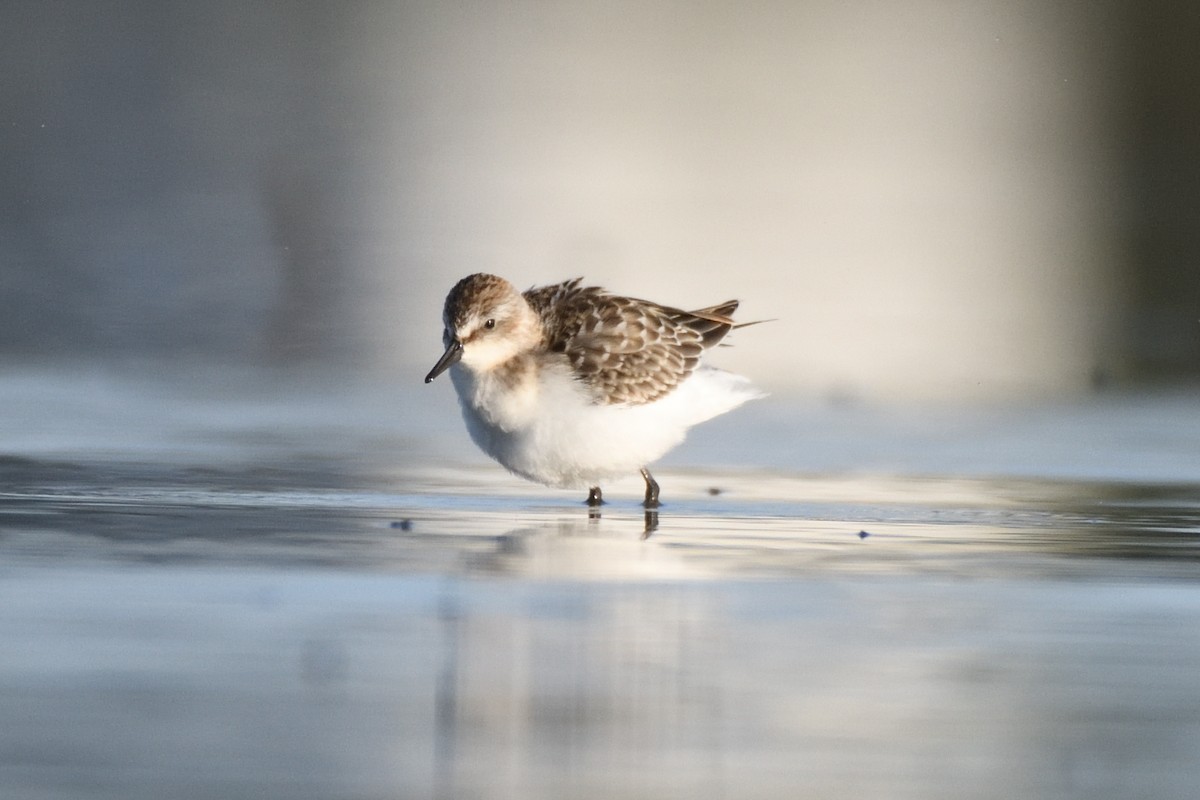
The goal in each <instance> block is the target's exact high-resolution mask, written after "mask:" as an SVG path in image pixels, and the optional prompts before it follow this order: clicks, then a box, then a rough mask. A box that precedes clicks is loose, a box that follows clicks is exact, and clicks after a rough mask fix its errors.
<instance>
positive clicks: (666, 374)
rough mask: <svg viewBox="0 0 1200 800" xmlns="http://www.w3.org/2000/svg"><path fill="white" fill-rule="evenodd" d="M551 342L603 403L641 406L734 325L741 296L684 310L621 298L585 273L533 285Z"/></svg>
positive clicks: (533, 301) (532, 296) (674, 382)
mask: <svg viewBox="0 0 1200 800" xmlns="http://www.w3.org/2000/svg"><path fill="white" fill-rule="evenodd" d="M525 298H526V299H527V300H528V301H529V303H530V305H531V306H532V307H533V308H534V310H536V311H537V312H538V313H539V315H541V318H542V323H543V328H544V331H545V337H546V345H547V347H548V348H549V349H550V350H551V351H553V352H558V353H562V354H564V355H565V356H566V357H567V359H568V360H569V362H570V364H571V367H572V368H573V369H574V371H575V375H576V377H578V378H579V380H580V381H582V382H583V383H585V384H587V386H588V387H589V389H591V391H592V394H593V397H594V398H595V400H596V402H598V403H627V404H629V405H640V404H642V403H649V402H652V401H654V400H657V399H659V398H660V397H663V396H664V395H666V394H669V393H670V392H671V391H672V390H673V389H674V388H675V387H676V386H678V385H679V383H680V382H681V381H683V379H684V378H686V377H687V376H688V375H690V374H692V371H693V370H694V369H695V368H696V366H697V364H699V363H700V356H701V354H702V353H703V352H704V351H705V350H707V349H708V348H710V347H713V346H715V345H716V344H717V343H718V342H720V341H721V339H723V338H724V337H725V334H727V333H729V331H730V330H731V329H732V328H733V327H734V323H733V319H732V314H733V312H734V311H735V310H736V309H737V305H738V304H737V301H736V300H730V301H729V302H726V303H721V304H720V305H716V306H711V307H709V308H702V309H699V310H697V311H682V310H680V309H677V308H669V307H667V306H660V305H658V304H657V303H650V302H647V301H645V300H635V299H632V298H628V297H617V296H613V295H610V294H608V293H606V292H605V291H604V290H602V289H599V288H596V287H583V288H581V287H580V286H579V279H576V280H573V281H567V282H565V283H561V284H556V285H554V286H544V287H541V288H539V289H530V290H529V291H528V292H526V293H525Z"/></svg>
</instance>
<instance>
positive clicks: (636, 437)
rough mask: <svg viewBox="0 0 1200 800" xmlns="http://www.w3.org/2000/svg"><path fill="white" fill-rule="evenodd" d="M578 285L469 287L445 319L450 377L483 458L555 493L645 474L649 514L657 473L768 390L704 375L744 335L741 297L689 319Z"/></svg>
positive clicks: (483, 282)
mask: <svg viewBox="0 0 1200 800" xmlns="http://www.w3.org/2000/svg"><path fill="white" fill-rule="evenodd" d="M580 280H581V279H579V278H576V279H575V280H570V281H565V282H563V283H557V284H552V285H550V286H542V287H538V288H534V289H530V290H528V291H526V292H518V291H517V290H516V288H515V287H513V285H512V284H511V283H509V282H508V281H506V280H504V279H503V278H498V277H496V276H495V275H485V274H482V273H479V274H475V275H469V276H467V277H466V278H463V279H462V280H461V281H459V282H458V283H457V284H455V286H454V288H453V289H451V290H450V294H449V295H447V296H446V305H445V308H444V309H443V311H442V320H443V322H444V323H445V330H444V331H443V333H442V344H443V345H444V346H445V348H446V351H445V352H444V353H443V354H442V357H441V358H439V359H438V362H437V363H436V364H434V366H433V369H432V370H430V372H429V374H428V375H426V376H425V382H426V383H429V382H430V381H432V380H433V379H434V378H436V377H437V376H438V375H441V374H442V373H443V372H445V371H446V370H447V369H449V370H450V379H451V381H452V382H453V383H454V388H455V390H457V392H458V399H459V403H460V405H461V406H462V413H463V419H465V420H466V423H467V430H468V431H469V432H470V434H471V438H472V439H473V440H474V442H475V444H477V445H478V446H479V448H480V449H481V450H483V451H484V452H485V453H487V454H488V455H489V456H491V457H492V458H494V459H496V460H497V461H499V462H500V463H501V464H502V465H504V466H505V467H506V468H508V469H509V470H510V471H511V472H514V473H516V474H517V475H520V476H521V477H523V478H528V479H529V480H531V481H536V482H537V483H542V484H545V485H547V486H555V487H558V488H564V489H567V488H580V489H582V488H587V489H588V490H589V491H588V498H587V503H588V505H591V506H598V505H600V503H602V502H603V497H602V495H601V491H600V483H601V481H603V480H606V479H609V478H614V477H616V476H619V475H623V474H628V473H630V472H632V471H633V470H638V471H640V472H641V474H642V477H643V478H644V479H645V481H646V497H645V500H644V502H643V505H644V506H645V507H646V508H656V507H657V506H658V483H657V482H655V480H654V478H653V477H652V476H651V475H650V472H649V470H648V469H647V468H646V467H647V465H648V464H651V463H653V462H654V461H655V460H657V459H658V458H660V457H661V456H662V455H663V454H664V453H666V452H667V451H668V450H670V449H671V448H672V447H674V446H675V445H677V444H679V443H680V442H681V441H683V437H684V435H685V434H686V433H687V429H688V428H690V427H691V426H692V425H696V424H697V423H700V422H704V421H705V420H708V419H712V418H713V417H715V416H717V415H719V414H724V413H725V412H726V411H730V410H732V409H734V408H737V407H738V406H740V405H741V404H742V403H744V402H746V401H747V400H752V399H754V398H756V397H762V393H761V392H759V391H758V390H757V389H755V388H754V387H753V386H751V385H750V382H749V381H748V380H746V379H745V378H743V377H741V376H739V375H734V374H732V373H729V372H724V371H722V370H719V369H714V368H712V367H708V366H701V364H700V357H701V356H702V355H703V354H704V351H705V350H708V349H709V348H711V347H714V346H716V345H717V343H719V342H720V341H721V340H722V339H724V338H725V335H726V334H728V333H729V332H730V331H731V330H733V329H734V328H737V327H743V326H744V325H751V324H753V323H742V324H741V325H738V324H735V323H734V321H733V312H734V311H735V310H736V309H737V307H738V301H737V300H730V301H727V302H725V303H720V304H718V305H715V306H710V307H709V308H702V309H699V310H697V311H681V310H680V309H677V308H671V307H669V306H662V305H659V304H658V303H651V302H649V301H646V300H635V299H634V298H631V297H621V296H618V295H612V294H609V293H607V292H605V291H604V290H603V289H599V288H597V287H591V286H580Z"/></svg>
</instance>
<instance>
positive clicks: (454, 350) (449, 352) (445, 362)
mask: <svg viewBox="0 0 1200 800" xmlns="http://www.w3.org/2000/svg"><path fill="white" fill-rule="evenodd" d="M462 350H463V348H462V343H461V342H459V341H458V340H457V339H456V340H455V341H452V342H450V346H449V347H447V348H446V352H444V353H442V357H441V358H439V359H438V362H437V363H436V364H434V365H433V369H431V370H429V374H428V375H426V376H425V382H426V383H430V382H431V381H433V379H434V378H436V377H437V376H438V375H441V374H442V373H443V372H445V371H446V370H448V369H450V367H451V366H453V365H455V364H457V363H458V360H459V359H460V358H462Z"/></svg>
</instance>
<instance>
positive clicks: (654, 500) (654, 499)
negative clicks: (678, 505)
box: [642, 467, 658, 508]
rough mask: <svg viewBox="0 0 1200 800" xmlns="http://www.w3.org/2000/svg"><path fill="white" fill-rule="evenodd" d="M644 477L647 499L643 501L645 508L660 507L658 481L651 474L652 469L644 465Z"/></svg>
mask: <svg viewBox="0 0 1200 800" xmlns="http://www.w3.org/2000/svg"><path fill="white" fill-rule="evenodd" d="M642 477H643V478H645V479H646V499H645V500H643V501H642V506H643V507H644V508H658V482H657V481H655V480H654V478H653V477H651V475H650V470H648V469H646V468H645V467H642Z"/></svg>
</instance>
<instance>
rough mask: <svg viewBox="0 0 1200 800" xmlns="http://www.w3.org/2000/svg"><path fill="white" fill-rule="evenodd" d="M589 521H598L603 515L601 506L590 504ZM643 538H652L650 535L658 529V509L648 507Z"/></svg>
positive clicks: (643, 527) (644, 519) (644, 518)
mask: <svg viewBox="0 0 1200 800" xmlns="http://www.w3.org/2000/svg"><path fill="white" fill-rule="evenodd" d="M587 515H588V522H590V523H598V522H599V521H600V519H601V517H602V516H603V514H602V513H601V511H600V506H588V512H587ZM642 521H643V526H642V539H643V541H644V540H646V539H649V538H650V535H651V534H653V533H654V532H655V531H656V530H658V509H656V508H647V509H646V510H645V515H644V517H643V520H642Z"/></svg>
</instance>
